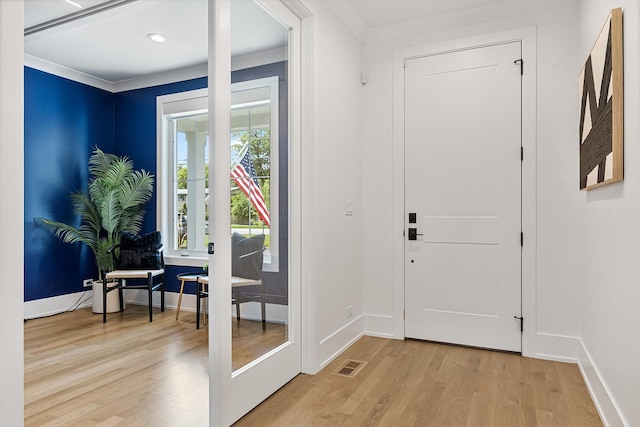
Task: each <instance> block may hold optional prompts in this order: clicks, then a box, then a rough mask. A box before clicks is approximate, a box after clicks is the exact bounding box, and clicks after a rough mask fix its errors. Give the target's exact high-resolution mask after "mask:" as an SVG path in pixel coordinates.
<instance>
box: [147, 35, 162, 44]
mask: <svg viewBox="0 0 640 427" xmlns="http://www.w3.org/2000/svg"><path fill="white" fill-rule="evenodd" d="M147 37H148V38H149V40H153V41H154V42H156V43H164V42H166V41H167V38H166V37H165V36H163V35H162V34H158V33H149V34H147Z"/></svg>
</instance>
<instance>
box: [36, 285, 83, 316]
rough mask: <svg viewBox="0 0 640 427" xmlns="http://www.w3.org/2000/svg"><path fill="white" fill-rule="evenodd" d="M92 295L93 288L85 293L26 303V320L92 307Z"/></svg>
mask: <svg viewBox="0 0 640 427" xmlns="http://www.w3.org/2000/svg"><path fill="white" fill-rule="evenodd" d="M92 295H93V292H92V291H91V288H88V289H87V290H86V291H84V292H75V293H73V294H66V295H59V296H57V297H51V298H42V299H37V300H33V301H26V302H25V303H24V318H25V319H35V318H38V317H45V316H52V315H54V314H59V313H64V312H65V311H72V310H74V308H84V307H91V296H92ZM78 303H80V304H78Z"/></svg>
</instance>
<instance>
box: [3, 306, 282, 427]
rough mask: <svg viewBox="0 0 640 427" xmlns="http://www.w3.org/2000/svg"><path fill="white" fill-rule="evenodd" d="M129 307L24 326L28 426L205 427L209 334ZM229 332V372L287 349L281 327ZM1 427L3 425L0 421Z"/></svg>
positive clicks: (171, 316)
mask: <svg viewBox="0 0 640 427" xmlns="http://www.w3.org/2000/svg"><path fill="white" fill-rule="evenodd" d="M147 313H148V312H147V308H146V307H142V306H135V305H127V308H126V309H125V311H124V312H123V313H112V314H109V315H108V318H107V323H106V324H103V323H102V316H101V315H97V314H93V313H91V309H81V310H77V311H75V312H71V313H64V314H60V315H57V316H53V317H48V318H43V319H34V320H29V321H27V322H26V323H25V325H24V338H25V343H24V346H25V377H24V389H25V426H38V427H40V426H92V425H102V426H127V427H128V426H154V427H155V426H167V427H176V426H206V425H208V418H209V416H208V399H209V397H208V396H209V390H208V387H209V377H208V376H209V373H208V330H207V328H206V327H204V328H201V329H199V330H196V327H195V314H194V313H189V312H181V313H180V320H179V321H176V320H175V311H174V310H165V312H164V313H161V312H160V310H159V309H158V310H155V311H154V316H153V322H152V323H149V321H148V315H147ZM231 324H232V325H233V332H232V335H233V337H234V340H233V352H234V353H233V368H234V369H237V368H239V367H241V366H244V365H245V364H246V363H247V362H248V361H250V360H253V359H254V358H256V357H258V356H261V355H263V354H265V353H266V352H268V351H269V350H271V349H272V348H275V347H277V346H278V345H280V344H281V343H283V342H285V337H286V335H285V334H286V329H285V327H284V326H283V325H276V324H271V323H269V324H268V325H267V330H266V332H263V331H262V323H261V322H252V321H247V320H245V319H243V320H241V321H240V322H239V323H238V322H236V321H235V320H234V319H232V322H231ZM0 425H2V422H1V420H0Z"/></svg>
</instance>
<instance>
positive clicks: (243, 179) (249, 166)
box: [231, 144, 270, 227]
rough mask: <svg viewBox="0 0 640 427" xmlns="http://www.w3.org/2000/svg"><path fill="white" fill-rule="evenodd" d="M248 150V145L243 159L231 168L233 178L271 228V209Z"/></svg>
mask: <svg viewBox="0 0 640 427" xmlns="http://www.w3.org/2000/svg"><path fill="white" fill-rule="evenodd" d="M248 148H249V147H248V144H247V146H246V147H245V148H244V149H243V151H244V154H243V155H242V158H241V159H240V161H239V162H237V163H236V164H235V165H234V166H233V167H232V168H231V178H233V180H234V181H235V182H236V184H238V187H240V189H241V190H242V192H243V193H244V194H246V195H247V197H248V198H249V200H250V201H251V204H252V205H253V207H254V208H256V211H258V215H259V216H260V219H261V220H262V221H263V222H264V223H265V224H266V225H267V227H270V223H269V209H267V204H266V203H265V201H264V196H263V195H262V190H260V184H259V183H258V179H257V178H256V170H255V169H254V167H253V162H251V158H250V157H249V150H248Z"/></svg>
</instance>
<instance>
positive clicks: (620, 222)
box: [579, 0, 640, 426]
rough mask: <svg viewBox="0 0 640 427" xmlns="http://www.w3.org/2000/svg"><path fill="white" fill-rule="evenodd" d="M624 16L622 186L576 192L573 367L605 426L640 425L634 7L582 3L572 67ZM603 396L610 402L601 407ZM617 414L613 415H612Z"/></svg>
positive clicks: (619, 2) (639, 126)
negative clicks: (578, 342) (613, 18)
mask: <svg viewBox="0 0 640 427" xmlns="http://www.w3.org/2000/svg"><path fill="white" fill-rule="evenodd" d="M616 7H622V8H623V13H624V18H623V19H624V44H625V46H624V47H625V48H624V85H625V88H624V89H625V90H624V92H625V94H624V96H625V103H624V109H625V111H624V117H625V126H624V143H625V147H624V156H625V160H624V175H625V176H624V181H622V182H620V183H617V184H613V185H608V186H605V187H602V188H599V189H595V190H592V191H589V192H583V193H581V194H580V214H581V217H582V223H581V229H580V231H581V240H580V247H581V267H582V268H581V270H580V283H581V288H580V295H581V303H582V307H581V312H580V319H581V323H582V333H581V336H582V350H583V354H582V355H581V363H582V366H583V369H584V372H585V373H586V375H587V378H588V380H589V382H590V385H591V387H592V390H593V391H594V394H595V397H596V400H598V401H599V406H600V407H601V408H602V410H603V413H602V415H603V418H605V419H606V420H607V422H608V423H609V425H612V426H614V425H623V423H624V424H626V425H629V426H636V425H640V406H639V405H638V396H639V395H640V392H639V390H638V386H639V385H640V339H638V330H639V329H640V317H639V316H638V302H640V262H639V260H640V243H639V242H640V225H639V224H640V167H639V166H638V159H639V158H640V146H639V145H638V141H639V140H640V121H639V120H638V117H640V85H639V82H638V76H639V75H640V53H639V51H638V40H639V39H640V34H639V30H638V26H640V9H639V6H638V1H637V0H616V1H613V0H582V2H581V7H580V11H581V13H580V32H579V36H580V44H579V54H580V62H581V64H580V66H582V64H583V63H584V60H586V58H587V55H588V52H589V51H590V50H591V47H592V46H593V42H594V41H595V38H596V36H597V35H598V33H599V32H600V29H601V28H602V25H603V24H604V21H605V19H606V18H607V16H608V14H609V11H610V10H611V9H613V8H616ZM608 398H609V399H610V401H608ZM616 412H617V413H616Z"/></svg>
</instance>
